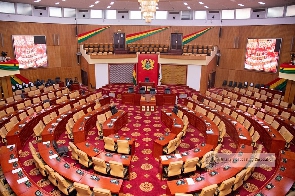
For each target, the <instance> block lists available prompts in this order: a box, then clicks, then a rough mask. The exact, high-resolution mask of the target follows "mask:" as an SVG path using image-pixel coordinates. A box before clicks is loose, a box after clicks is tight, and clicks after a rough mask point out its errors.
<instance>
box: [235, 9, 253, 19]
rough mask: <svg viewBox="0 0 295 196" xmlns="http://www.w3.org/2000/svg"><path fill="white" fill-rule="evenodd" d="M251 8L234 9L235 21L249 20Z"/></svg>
mask: <svg viewBox="0 0 295 196" xmlns="http://www.w3.org/2000/svg"><path fill="white" fill-rule="evenodd" d="M250 13H251V8H245V9H236V19H249V18H250Z"/></svg>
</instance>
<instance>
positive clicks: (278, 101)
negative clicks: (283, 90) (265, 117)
mask: <svg viewBox="0 0 295 196" xmlns="http://www.w3.org/2000/svg"><path fill="white" fill-rule="evenodd" d="M271 102H272V103H273V104H275V105H279V104H280V100H279V99H273V100H272V101H271Z"/></svg>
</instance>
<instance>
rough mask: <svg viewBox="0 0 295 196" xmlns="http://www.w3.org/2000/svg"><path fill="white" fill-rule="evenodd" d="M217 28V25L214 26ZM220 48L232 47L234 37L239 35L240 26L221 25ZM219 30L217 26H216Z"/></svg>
mask: <svg viewBox="0 0 295 196" xmlns="http://www.w3.org/2000/svg"><path fill="white" fill-rule="evenodd" d="M216 28H218V27H216ZM221 29H222V30H221V37H220V44H219V46H220V48H222V49H224V48H234V39H235V38H236V37H240V28H239V27H233V26H226V27H221ZM218 31H219V28H218Z"/></svg>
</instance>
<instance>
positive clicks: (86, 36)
mask: <svg viewBox="0 0 295 196" xmlns="http://www.w3.org/2000/svg"><path fill="white" fill-rule="evenodd" d="M108 28H110V26H106V27H101V28H98V29H94V30H92V31H88V32H85V33H81V34H79V35H78V43H81V42H83V41H85V40H87V39H89V38H90V37H93V36H94V35H97V34H99V33H101V32H103V31H104V30H106V29H108Z"/></svg>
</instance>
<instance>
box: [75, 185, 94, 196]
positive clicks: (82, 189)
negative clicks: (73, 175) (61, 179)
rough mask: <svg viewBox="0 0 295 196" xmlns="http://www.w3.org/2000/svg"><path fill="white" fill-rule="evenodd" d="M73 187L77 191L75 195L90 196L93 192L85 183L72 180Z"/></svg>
mask: <svg viewBox="0 0 295 196" xmlns="http://www.w3.org/2000/svg"><path fill="white" fill-rule="evenodd" d="M74 187H75V189H76V191H77V196H92V194H93V192H92V191H91V190H90V187H89V186H88V185H86V184H82V183H79V182H74Z"/></svg>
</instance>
